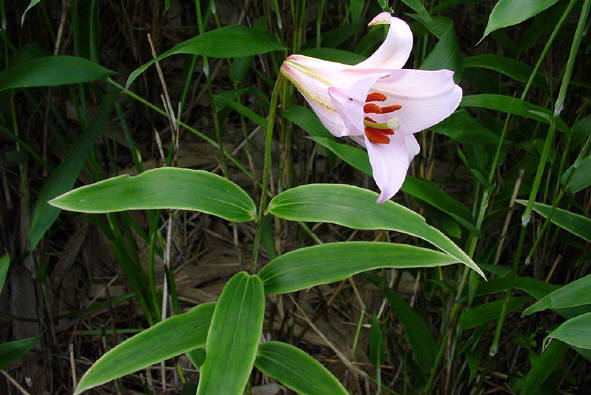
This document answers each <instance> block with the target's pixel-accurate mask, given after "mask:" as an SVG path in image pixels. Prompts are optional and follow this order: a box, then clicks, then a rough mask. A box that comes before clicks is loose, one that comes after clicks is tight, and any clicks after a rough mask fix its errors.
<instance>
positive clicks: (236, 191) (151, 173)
mask: <svg viewBox="0 0 591 395" xmlns="http://www.w3.org/2000/svg"><path fill="white" fill-rule="evenodd" d="M50 203H51V204H52V205H53V206H56V207H60V208H62V209H66V210H70V211H78V212H84V213H111V212H116V211H123V210H142V209H160V208H171V209H181V210H193V211H202V212H204V213H208V214H213V215H217V216H218V217H221V218H224V219H227V220H229V221H237V222H246V221H251V220H252V219H254V217H255V212H256V209H255V206H254V202H253V201H252V199H251V198H250V196H248V194H247V193H246V192H245V191H244V190H243V189H242V188H240V187H239V186H238V185H236V184H234V183H233V182H231V181H229V180H227V179H225V178H223V177H220V176H218V175H215V174H213V173H210V172H207V171H203V170H191V169H180V168H175V167H161V168H158V169H152V170H148V171H146V172H143V173H142V174H139V175H137V176H133V177H132V176H129V175H123V176H118V177H113V178H109V179H107V180H103V181H99V182H97V183H94V184H90V185H86V186H83V187H80V188H77V189H74V190H72V191H70V192H67V193H65V194H63V195H61V196H58V197H57V198H55V199H53V200H52V201H51V202H50Z"/></svg>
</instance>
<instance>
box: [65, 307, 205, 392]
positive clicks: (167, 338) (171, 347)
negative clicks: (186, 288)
mask: <svg viewBox="0 0 591 395" xmlns="http://www.w3.org/2000/svg"><path fill="white" fill-rule="evenodd" d="M214 307H215V304H214V303H207V304H201V305H199V306H197V307H194V308H193V309H191V310H189V311H187V312H186V313H183V314H179V315H176V316H174V317H170V318H168V319H166V320H164V321H162V322H159V323H158V324H156V325H154V326H153V327H151V328H148V329H146V330H144V331H142V332H141V333H138V334H137V335H135V336H133V337H131V338H129V339H127V340H126V341H124V342H123V343H121V344H119V345H118V346H117V347H115V348H113V349H112V350H110V351H109V352H108V353H106V354H105V355H103V356H102V357H101V358H100V359H99V360H98V361H96V362H95V363H94V365H92V366H91V367H90V369H89V370H88V371H87V372H86V374H84V376H83V377H82V380H80V382H79V383H78V387H77V388H76V394H79V393H81V392H82V391H85V390H87V389H89V388H92V387H96V386H97V385H100V384H104V383H106V382H108V381H111V380H114V379H116V378H119V377H121V376H124V375H126V374H130V373H133V372H135V371H137V370H140V369H143V368H145V367H147V366H150V365H153V364H155V363H157V362H160V361H164V360H166V359H169V358H172V357H175V356H177V355H179V354H182V353H185V352H188V351H191V350H194V349H196V348H198V347H200V346H203V345H204V344H205V338H206V336H207V330H208V329H209V324H210V321H211V316H212V314H213V310H214Z"/></svg>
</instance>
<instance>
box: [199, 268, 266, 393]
mask: <svg viewBox="0 0 591 395" xmlns="http://www.w3.org/2000/svg"><path fill="white" fill-rule="evenodd" d="M264 315H265V293H264V290H263V283H262V282H261V279H260V278H259V277H258V276H252V275H249V274H247V273H245V272H241V273H238V274H236V275H235V276H234V277H232V278H231V279H230V281H228V283H227V284H226V286H225V287H224V290H223V291H222V294H221V295H220V299H219V300H218V302H217V304H216V308H215V311H214V313H213V318H212V320H211V327H210V329H209V333H208V334H207V343H206V345H205V350H206V353H207V356H206V358H205V362H204V363H203V365H202V366H201V376H200V379H199V387H198V388H197V394H198V395H205V394H211V395H218V394H225V395H226V394H227V395H241V394H242V392H243V391H244V387H245V386H246V383H247V381H248V377H249V376H250V372H251V370H252V366H253V364H254V360H255V358H256V353H257V346H258V343H259V339H260V337H261V331H262V329H263V318H264Z"/></svg>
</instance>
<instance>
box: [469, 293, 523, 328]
mask: <svg viewBox="0 0 591 395" xmlns="http://www.w3.org/2000/svg"><path fill="white" fill-rule="evenodd" d="M530 299H531V298H530V297H529V296H518V297H513V298H511V299H509V303H508V304H507V313H510V312H513V311H515V310H517V309H518V308H520V307H521V306H523V305H524V304H525V303H527V301H528V300H530ZM504 302H505V301H504V300H502V299H500V300H495V301H494V302H490V303H485V304H481V305H480V306H476V307H473V308H471V309H468V310H466V311H464V312H463V313H462V315H461V316H460V320H459V321H458V326H459V328H460V329H462V330H466V329H472V328H476V327H477V326H480V325H482V324H485V323H487V322H489V321H491V320H494V319H495V318H498V317H499V315H500V314H501V309H502V308H503V303H504Z"/></svg>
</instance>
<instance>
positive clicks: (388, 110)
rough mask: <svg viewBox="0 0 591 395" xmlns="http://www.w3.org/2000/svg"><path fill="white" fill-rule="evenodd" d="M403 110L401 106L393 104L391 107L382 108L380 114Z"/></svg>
mask: <svg viewBox="0 0 591 395" xmlns="http://www.w3.org/2000/svg"><path fill="white" fill-rule="evenodd" d="M401 108H402V106H401V105H400V104H392V105H391V106H386V107H382V108H380V113H381V114H387V113H389V112H394V111H396V110H400V109H401Z"/></svg>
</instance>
